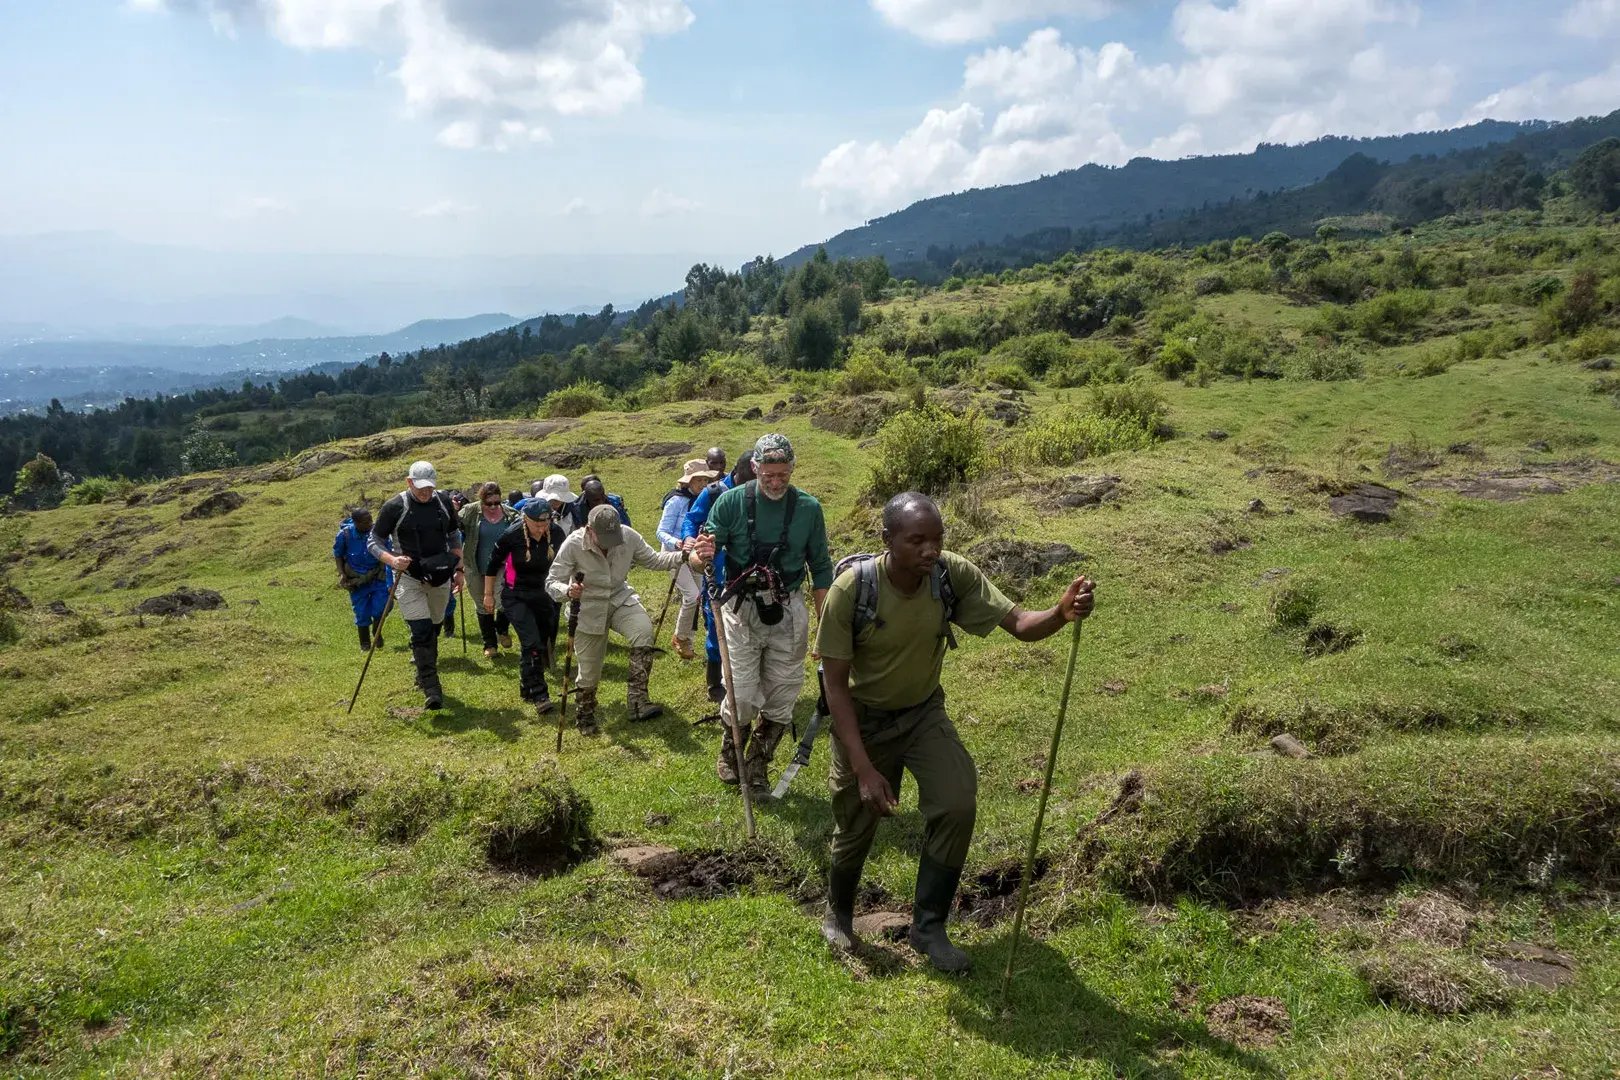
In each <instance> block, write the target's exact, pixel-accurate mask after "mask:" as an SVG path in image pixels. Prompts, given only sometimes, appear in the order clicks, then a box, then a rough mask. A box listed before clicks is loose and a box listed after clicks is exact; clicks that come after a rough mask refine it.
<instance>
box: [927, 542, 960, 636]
mask: <svg viewBox="0 0 1620 1080" xmlns="http://www.w3.org/2000/svg"><path fill="white" fill-rule="evenodd" d="M928 591H929V592H930V593H931V594H932V595H933V597H934V599H935V600H938V601H939V602H940V604H941V605H943V606H944V608H945V616H944V620H943V625H942V627H941V631H940V635H939V636H940V637H942V638H944V639H945V647H946V648H948V649H954V648H956V631H955V630H954V629H953V628H952V627H951V620H952V619H954V618H955V617H956V590H955V589H953V588H952V587H951V572H950V571H949V570H947V569H946V568H945V561H944V560H943V559H941V560H938V561H936V562H935V563H934V572H933V573H932V574H930V575H929V577H928Z"/></svg>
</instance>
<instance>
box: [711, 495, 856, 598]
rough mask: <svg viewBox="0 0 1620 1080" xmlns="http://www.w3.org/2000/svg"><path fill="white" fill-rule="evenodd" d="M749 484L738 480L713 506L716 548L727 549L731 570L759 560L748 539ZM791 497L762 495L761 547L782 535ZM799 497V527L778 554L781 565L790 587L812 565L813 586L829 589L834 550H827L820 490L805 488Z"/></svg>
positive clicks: (758, 502)
mask: <svg viewBox="0 0 1620 1080" xmlns="http://www.w3.org/2000/svg"><path fill="white" fill-rule="evenodd" d="M747 490H748V485H747V484H738V485H737V486H736V487H734V488H732V489H731V490H730V491H728V492H726V493H725V494H723V495H721V496H720V497H719V498H718V499H716V500H714V506H713V507H712V508H711V509H710V511H709V528H710V529H711V530H712V531H713V533H714V546H715V550H716V551H724V552H725V553H726V567H727V573H731V572H733V571H735V570H740V569H742V568H743V567H745V566H747V565H748V564H749V563H750V562H751V561H752V560H753V549H752V548H751V547H750V546H749V544H748V503H747ZM787 500H788V497H783V498H781V499H767V498H766V497H765V496H764V495H763V494H760V495H758V496H756V498H755V500H754V503H755V509H754V536H755V538H756V539H758V540H759V543H760V546H761V547H765V548H769V547H770V546H771V545H772V544H774V543H776V542H777V540H778V539H779V538H780V537H781V535H782V524H783V522H784V520H785V518H786V515H787ZM798 500H799V501H798V504H797V505H796V506H794V508H793V527H792V529H790V530H789V531H788V538H787V546H786V548H784V549H783V550H782V552H781V554H780V555H778V557H777V559H776V567H777V571H778V572H779V573H780V574H781V575H782V584H783V586H784V587H786V588H787V589H788V590H789V591H791V590H793V589H797V588H798V587H799V583H800V582H801V581H803V580H804V575H805V571H806V570H808V571H809V573H810V584H811V586H812V587H814V588H817V589H825V588H826V587H827V586H829V585H831V584H832V579H833V565H832V556H831V555H830V554H829V553H828V551H827V522H826V519H825V518H823V517H822V514H821V503H819V502H817V501H816V497H815V496H814V495H807V494H805V493H804V492H802V491H801V492H799V494H798Z"/></svg>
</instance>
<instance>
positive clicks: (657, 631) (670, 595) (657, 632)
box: [653, 570, 680, 645]
mask: <svg viewBox="0 0 1620 1080" xmlns="http://www.w3.org/2000/svg"><path fill="white" fill-rule="evenodd" d="M679 574H680V571H679V570H676V571H675V572H674V573H672V574H670V575H669V592H667V593H665V594H664V610H663V611H660V612H659V613H658V625H657V627H655V628H654V629H653V644H654V645H657V644H658V642H659V641H660V640H662V639H663V636H664V616H665V615H668V614H669V602H670V601H671V600H673V599H675V578H676V577H677V576H678V575H679Z"/></svg>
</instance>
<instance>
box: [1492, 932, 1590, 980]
mask: <svg viewBox="0 0 1620 1080" xmlns="http://www.w3.org/2000/svg"><path fill="white" fill-rule="evenodd" d="M1485 965H1486V966H1487V967H1489V968H1491V969H1492V970H1493V971H1495V972H1496V973H1497V974H1499V975H1501V976H1502V977H1503V978H1504V979H1505V980H1507V982H1508V984H1509V985H1510V986H1533V987H1536V988H1537V989H1540V990H1558V989H1561V988H1563V987H1565V986H1568V985H1569V984H1570V983H1572V982H1574V981H1575V961H1574V960H1571V959H1570V958H1569V957H1568V956H1566V955H1564V954H1563V953H1561V952H1558V951H1556V950H1554V949H1544V948H1542V947H1541V946H1540V945H1528V944H1525V943H1524V942H1522V941H1510V942H1508V943H1507V944H1505V945H1499V946H1497V947H1496V948H1495V949H1494V950H1492V955H1491V956H1490V957H1489V958H1488V959H1486V961H1485Z"/></svg>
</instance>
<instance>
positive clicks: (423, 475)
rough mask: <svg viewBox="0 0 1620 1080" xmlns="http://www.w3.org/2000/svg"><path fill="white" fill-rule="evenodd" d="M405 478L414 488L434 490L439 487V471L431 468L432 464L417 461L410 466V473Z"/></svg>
mask: <svg viewBox="0 0 1620 1080" xmlns="http://www.w3.org/2000/svg"><path fill="white" fill-rule="evenodd" d="M405 478H406V479H407V480H409V481H410V482H411V487H414V488H425V487H426V488H436V487H438V486H439V470H437V469H435V468H434V467H433V463H432V462H428V461H418V462H416V463H415V464H413V465H412V466H411V471H410V472H409V473H407V474H406V476H405Z"/></svg>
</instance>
